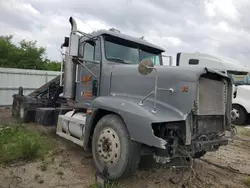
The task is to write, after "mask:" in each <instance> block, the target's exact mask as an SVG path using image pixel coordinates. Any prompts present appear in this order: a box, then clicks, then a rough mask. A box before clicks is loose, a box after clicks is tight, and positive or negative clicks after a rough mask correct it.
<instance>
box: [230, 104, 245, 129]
mask: <svg viewBox="0 0 250 188" xmlns="http://www.w3.org/2000/svg"><path fill="white" fill-rule="evenodd" d="M231 119H232V124H235V125H245V124H246V121H247V112H246V110H245V109H244V108H243V107H241V106H240V105H237V104H233V105H232V111H231Z"/></svg>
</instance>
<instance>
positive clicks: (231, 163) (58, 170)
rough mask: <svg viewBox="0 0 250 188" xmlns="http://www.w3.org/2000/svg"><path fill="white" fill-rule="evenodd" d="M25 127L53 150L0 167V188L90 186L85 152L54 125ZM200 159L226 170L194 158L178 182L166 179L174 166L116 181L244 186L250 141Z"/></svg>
mask: <svg viewBox="0 0 250 188" xmlns="http://www.w3.org/2000/svg"><path fill="white" fill-rule="evenodd" d="M0 119H1V121H0V123H9V122H14V120H13V119H12V118H11V113H10V110H4V111H0ZM27 127H28V128H29V129H32V130H35V131H38V132H40V133H41V134H43V135H46V136H47V137H48V138H49V140H50V141H51V142H53V144H54V145H55V150H53V153H51V154H50V155H48V156H47V157H45V158H44V159H41V160H37V161H33V162H29V163H17V164H13V165H12V166H2V167H0V188H5V187H6V188H14V187H15V188H19V187H25V188H40V187H41V188H42V187H47V188H63V187H74V188H82V187H84V188H85V187H86V188H91V187H92V185H93V184H94V183H95V176H94V175H95V167H94V164H93V160H92V158H89V155H88V153H87V152H85V151H83V149H82V148H81V147H79V146H77V145H75V144H73V143H71V142H69V141H67V140H64V139H62V138H60V137H58V136H57V135H56V134H55V128H54V127H49V128H48V127H46V128H45V127H43V126H38V125H36V124H28V125H27ZM202 159H204V160H208V161H210V162H212V163H215V164H219V165H221V166H225V167H227V168H228V169H226V168H225V169H224V168H219V167H216V166H214V165H211V164H208V163H207V162H204V161H201V160H199V159H196V160H195V162H194V166H193V169H188V170H185V171H184V172H183V177H184V178H183V181H180V182H179V183H178V184H173V183H171V181H170V180H169V178H170V177H173V176H176V177H177V178H176V179H178V177H180V172H178V171H177V170H176V169H166V168H164V167H160V168H152V169H149V170H138V171H137V173H136V174H135V175H134V176H132V177H130V178H129V179H126V180H123V181H121V182H119V187H124V188H141V187H143V188H162V187H173V188H177V187H178V188H179V187H192V188H193V187H194V188H199V187H202V188H208V187H216V188H217V187H218V188H221V187H227V188H231V187H232V188H235V187H237V188H244V187H247V185H246V184H245V180H246V179H247V175H246V174H247V173H250V142H247V141H242V140H234V141H233V142H232V143H230V144H229V145H228V146H225V147H221V148H220V150H218V151H217V152H213V153H212V152H211V153H207V154H206V155H205V156H204V157H203V158H202ZM230 169H235V170H230ZM236 170H238V172H236ZM244 173H245V174H244Z"/></svg>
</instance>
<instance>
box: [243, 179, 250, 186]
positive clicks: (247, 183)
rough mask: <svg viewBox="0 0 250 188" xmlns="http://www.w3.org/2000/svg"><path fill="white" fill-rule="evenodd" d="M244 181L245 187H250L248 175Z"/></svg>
mask: <svg viewBox="0 0 250 188" xmlns="http://www.w3.org/2000/svg"><path fill="white" fill-rule="evenodd" d="M244 183H245V185H246V186H247V187H250V177H247V178H246V179H245V181H244Z"/></svg>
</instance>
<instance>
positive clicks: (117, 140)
mask: <svg viewBox="0 0 250 188" xmlns="http://www.w3.org/2000/svg"><path fill="white" fill-rule="evenodd" d="M110 149H111V151H110ZM92 153H93V159H94V162H95V166H96V168H97V170H98V171H99V172H100V173H103V175H104V176H106V178H108V179H109V180H118V179H124V178H127V177H129V176H131V175H132V174H134V173H135V172H136V170H137V168H138V165H139V162H140V153H141V144H140V143H138V142H135V141H133V140H131V139H130V136H129V133H128V131H127V128H126V125H125V123H124V122H123V120H122V119H121V118H120V117H119V116H117V115H114V114H109V115H106V116H104V117H102V118H101V119H100V120H99V121H98V123H97V125H96V127H95V130H94V134H93V138H92ZM105 161H106V163H105ZM104 169H106V170H107V173H104Z"/></svg>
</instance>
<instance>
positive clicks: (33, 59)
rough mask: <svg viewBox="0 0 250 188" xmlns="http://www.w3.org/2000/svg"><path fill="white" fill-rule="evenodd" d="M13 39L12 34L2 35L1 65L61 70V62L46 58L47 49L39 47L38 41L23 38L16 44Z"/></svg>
mask: <svg viewBox="0 0 250 188" xmlns="http://www.w3.org/2000/svg"><path fill="white" fill-rule="evenodd" d="M12 39H13V36H12V35H8V36H0V67H8V68H22V69H37V70H53V71H59V70H60V63H59V62H56V61H50V60H49V59H47V58H45V55H46V49H45V48H44V47H38V46H37V41H26V40H22V41H20V42H19V46H16V45H14V44H13V42H12Z"/></svg>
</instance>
